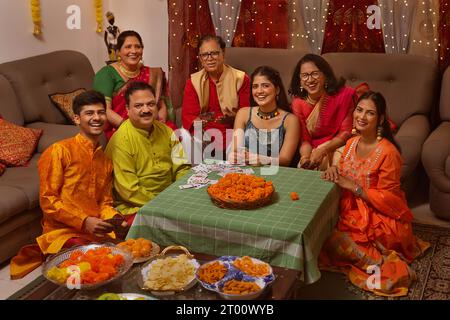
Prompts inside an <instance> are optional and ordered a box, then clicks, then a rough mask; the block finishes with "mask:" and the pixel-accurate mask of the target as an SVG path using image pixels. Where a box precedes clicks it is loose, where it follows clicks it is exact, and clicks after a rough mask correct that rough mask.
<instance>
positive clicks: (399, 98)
mask: <svg viewBox="0 0 450 320" xmlns="http://www.w3.org/2000/svg"><path fill="white" fill-rule="evenodd" d="M323 58H324V59H325V60H327V61H328V63H329V64H330V65H331V67H332V68H333V70H334V72H335V74H336V76H338V77H339V76H342V77H344V78H345V79H347V85H349V86H352V87H354V86H355V85H356V84H358V83H361V82H367V83H368V84H369V86H370V88H371V90H374V91H379V92H381V93H382V94H383V96H384V97H385V99H386V102H387V108H388V114H389V116H390V117H391V118H392V119H393V120H394V122H395V123H396V124H397V125H398V126H399V127H401V125H402V123H403V121H405V119H407V118H409V117H410V116H411V115H413V114H424V115H428V114H429V112H430V110H431V108H432V106H433V105H434V104H435V102H436V99H435V97H436V88H437V87H438V79H439V70H438V68H437V63H436V61H434V60H433V59H431V58H430V57H425V56H415V55H409V54H400V53H399V54H385V53H363V52H333V53H326V54H324V55H323ZM392 66H395V68H393V67H392ZM417 75H420V76H417ZM411 79H414V81H411Z"/></svg>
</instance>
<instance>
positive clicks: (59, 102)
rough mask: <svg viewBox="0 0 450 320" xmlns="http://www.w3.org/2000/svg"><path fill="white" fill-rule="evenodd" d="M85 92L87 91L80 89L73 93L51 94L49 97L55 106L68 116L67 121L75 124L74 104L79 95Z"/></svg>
mask: <svg viewBox="0 0 450 320" xmlns="http://www.w3.org/2000/svg"><path fill="white" fill-rule="evenodd" d="M85 91H86V89H84V88H80V89H77V90H74V91H71V92H66V93H54V94H50V95H49V97H50V99H51V100H52V102H53V103H54V104H55V106H57V107H58V109H59V110H61V112H62V113H63V114H64V116H66V118H67V120H69V121H70V122H71V123H73V124H75V120H74V117H75V114H74V113H73V109H72V102H73V99H74V98H75V97H76V96H77V95H79V94H80V93H82V92H85Z"/></svg>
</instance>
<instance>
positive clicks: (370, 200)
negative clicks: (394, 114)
mask: <svg viewBox="0 0 450 320" xmlns="http://www.w3.org/2000/svg"><path fill="white" fill-rule="evenodd" d="M353 125H354V129H353V132H354V133H356V132H358V133H359V135H357V136H355V137H353V138H351V139H349V140H348V141H347V143H346V145H345V149H344V152H343V154H342V158H341V160H340V162H339V165H338V166H337V167H336V166H332V167H330V168H328V169H327V170H326V171H325V172H324V173H323V174H322V178H324V179H326V180H328V181H332V182H335V183H336V184H338V185H339V186H340V187H341V189H342V196H341V201H340V215H339V221H338V223H337V226H336V229H335V231H334V232H333V233H332V235H331V236H330V238H329V239H328V240H327V241H326V242H325V244H324V246H323V248H322V252H321V254H320V258H319V264H320V267H321V269H325V270H330V271H339V272H343V273H346V274H347V275H348V277H349V279H350V281H351V282H352V283H353V284H354V285H356V286H358V287H360V288H361V289H364V290H367V291H371V292H373V293H375V294H377V295H382V296H404V295H407V293H408V288H409V286H410V285H411V283H412V281H413V280H414V279H415V273H414V271H413V270H412V269H411V268H410V267H409V265H408V264H410V263H411V262H412V261H413V260H414V259H415V258H417V257H418V256H420V255H421V254H422V253H423V252H424V251H425V250H426V249H427V248H428V247H429V244H428V243H426V242H424V241H422V240H420V239H418V238H417V237H415V236H414V234H413V231H412V226H411V221H412V220H413V215H412V213H411V211H410V209H409V208H408V205H407V203H406V199H405V196H404V193H403V191H402V190H401V188H400V169H401V165H402V158H401V155H400V150H399V147H398V145H397V143H396V142H395V141H394V138H393V136H392V132H391V129H390V126H389V122H388V120H387V114H386V102H385V99H384V98H383V96H382V95H381V94H380V93H377V92H372V91H369V92H366V93H365V94H363V95H362V96H361V97H360V98H359V99H358V103H357V105H356V108H355V111H354V112H353Z"/></svg>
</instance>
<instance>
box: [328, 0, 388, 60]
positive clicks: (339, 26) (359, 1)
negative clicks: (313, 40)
mask: <svg viewBox="0 0 450 320" xmlns="http://www.w3.org/2000/svg"><path fill="white" fill-rule="evenodd" d="M370 5H378V2H377V1H376V0H330V1H329V6H328V16H327V21H326V24H325V35H324V39H323V46H322V53H326V52H382V53H384V52H385V51H384V41H383V32H382V29H369V28H368V27H367V24H366V23H367V19H368V17H369V15H368V14H367V13H366V11H367V7H368V6H370Z"/></svg>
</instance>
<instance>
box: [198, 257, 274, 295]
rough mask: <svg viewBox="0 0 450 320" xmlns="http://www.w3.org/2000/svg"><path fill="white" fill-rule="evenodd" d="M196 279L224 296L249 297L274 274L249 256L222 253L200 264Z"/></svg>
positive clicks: (258, 293) (271, 279)
mask: <svg viewBox="0 0 450 320" xmlns="http://www.w3.org/2000/svg"><path fill="white" fill-rule="evenodd" d="M196 278H197V281H198V282H200V284H201V285H202V286H203V287H204V288H205V289H208V290H211V291H215V292H217V293H218V294H219V295H220V296H221V297H223V298H224V299H229V300H235V299H239V300H250V299H256V298H257V297H259V296H260V295H261V294H262V293H263V291H264V289H265V288H266V287H267V286H269V285H270V284H271V283H272V281H273V280H275V275H274V274H273V270H272V267H271V266H270V265H269V264H268V263H265V262H263V261H261V260H259V259H256V258H252V257H249V256H243V257H237V256H222V257H220V258H218V259H216V260H213V261H209V262H207V263H205V264H203V265H201V266H200V267H199V268H198V270H197V272H196Z"/></svg>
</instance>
